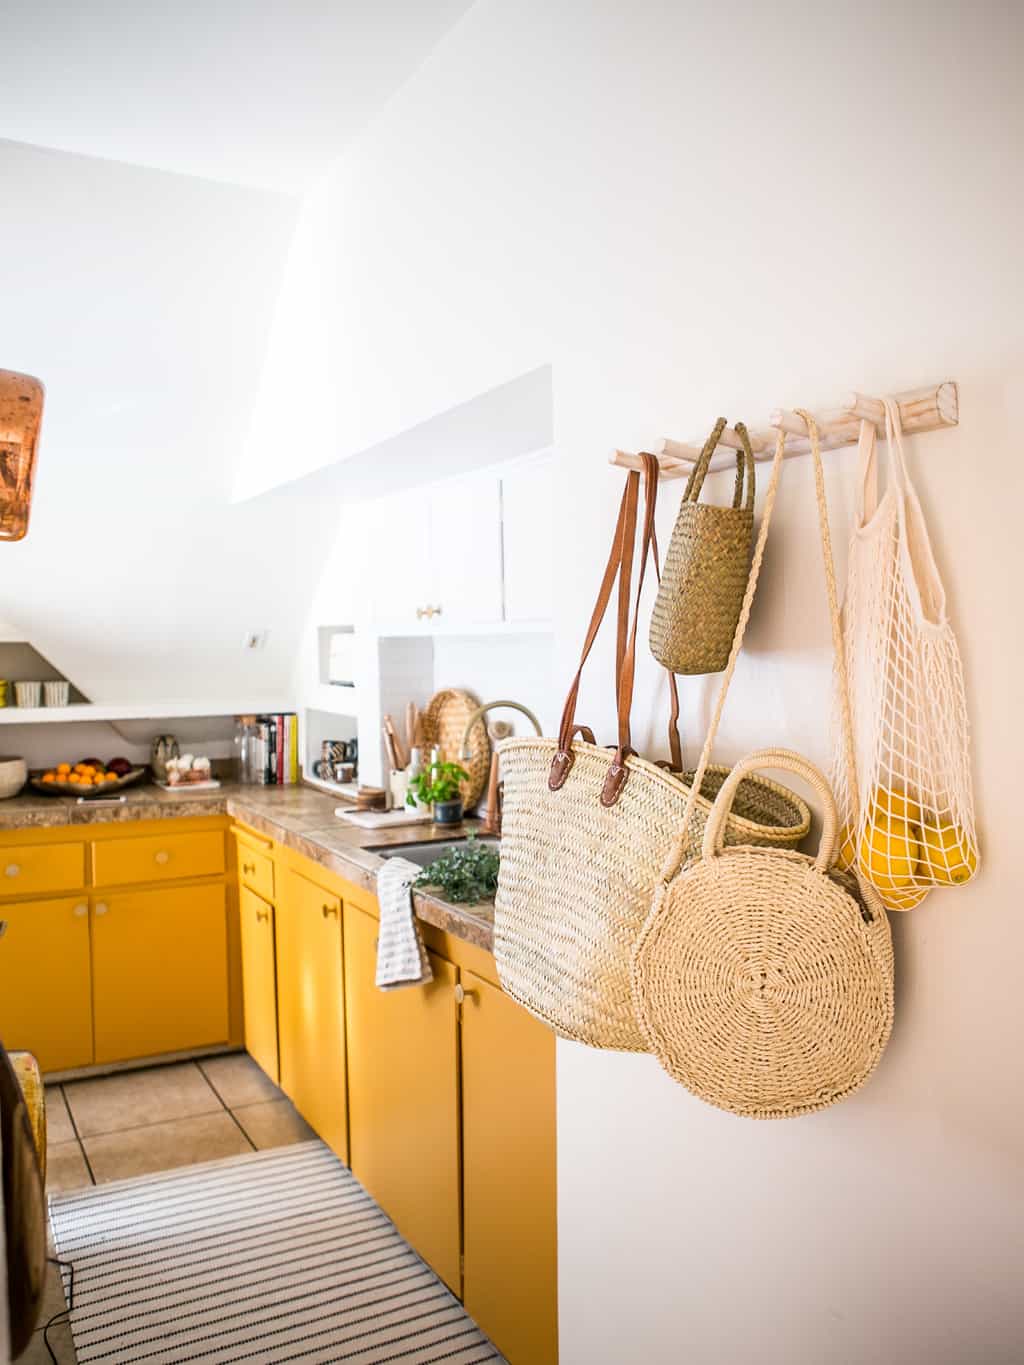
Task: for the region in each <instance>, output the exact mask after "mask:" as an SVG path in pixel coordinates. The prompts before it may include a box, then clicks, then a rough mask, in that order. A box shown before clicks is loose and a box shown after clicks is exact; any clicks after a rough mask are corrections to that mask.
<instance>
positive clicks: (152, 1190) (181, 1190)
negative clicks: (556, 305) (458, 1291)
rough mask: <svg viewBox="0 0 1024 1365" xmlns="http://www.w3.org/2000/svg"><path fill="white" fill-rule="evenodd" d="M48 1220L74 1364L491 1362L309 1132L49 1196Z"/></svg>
mask: <svg viewBox="0 0 1024 1365" xmlns="http://www.w3.org/2000/svg"><path fill="white" fill-rule="evenodd" d="M50 1218H51V1221H52V1224H53V1234H54V1238H55V1241H56V1244H57V1254H58V1255H59V1256H61V1257H62V1258H63V1259H64V1260H66V1261H70V1262H71V1263H72V1264H73V1266H74V1308H73V1310H72V1313H71V1331H72V1335H73V1337H74V1341H75V1349H76V1351H77V1353H78V1360H79V1362H80V1365H90V1362H93V1361H105V1362H116V1365H121V1362H125V1361H147V1362H152V1365H159V1363H160V1362H172V1361H173V1362H175V1365H181V1363H182V1362H185V1361H193V1360H197V1361H198V1360H201V1361H222V1362H228V1361H247V1362H258V1365H270V1362H274V1361H292V1360H301V1361H349V1362H351V1365H371V1362H373V1365H383V1362H385V1361H396V1362H401V1365H429V1362H432V1361H443V1362H445V1365H477V1362H482V1361H498V1362H500V1361H501V1356H500V1355H499V1354H498V1352H497V1351H496V1350H495V1348H494V1347H493V1346H492V1345H491V1343H490V1342H489V1341H488V1340H487V1338H486V1337H485V1336H484V1335H483V1333H482V1332H481V1331H480V1329H479V1328H478V1327H477V1326H476V1324H475V1323H474V1322H473V1321H472V1320H471V1319H470V1318H468V1317H467V1316H466V1314H465V1312H464V1310H463V1308H462V1305H461V1304H460V1303H459V1302H458V1301H457V1300H456V1299H455V1298H454V1297H453V1295H452V1294H451V1293H450V1292H449V1291H448V1289H447V1288H446V1287H445V1286H444V1285H443V1284H442V1283H441V1281H440V1280H439V1279H438V1278H437V1276H436V1275H435V1274H434V1272H433V1271H432V1270H431V1269H430V1268H429V1267H428V1266H427V1265H425V1264H424V1262H423V1261H421V1260H420V1258H419V1257H418V1256H417V1255H416V1253H415V1252H414V1251H413V1250H412V1249H411V1248H410V1247H409V1246H408V1245H407V1243H406V1242H404V1241H403V1240H402V1238H401V1237H400V1236H399V1234H398V1232H397V1231H396V1229H395V1227H394V1225H393V1224H392V1223H391V1222H390V1221H389V1219H388V1218H387V1217H386V1216H385V1214H383V1213H382V1212H381V1210H380V1209H379V1208H378V1206H377V1205H376V1204H375V1203H374V1202H373V1200H372V1199H371V1198H370V1196H369V1195H368V1194H367V1193H366V1191H365V1190H364V1189H363V1188H362V1186H361V1185H359V1184H358V1183H357V1181H356V1180H355V1179H354V1178H353V1176H352V1175H351V1173H350V1172H349V1171H348V1170H347V1169H346V1168H345V1167H344V1166H342V1165H341V1163H340V1162H339V1161H338V1160H337V1159H336V1158H335V1157H334V1156H333V1155H332V1153H331V1152H330V1151H329V1150H328V1149H327V1148H326V1147H325V1146H324V1145H323V1143H321V1142H305V1143H301V1144H299V1145H298V1146H294V1147H282V1148H277V1149H276V1150H273V1151H268V1152H254V1153H252V1154H250V1155H247V1156H241V1157H233V1158H231V1159H230V1160H227V1161H214V1162H210V1163H209V1164H207V1165H203V1166H186V1167H182V1168H181V1169H180V1170H175V1171H167V1172H164V1173H162V1174H160V1175H153V1176H146V1177H144V1178H142V1179H139V1180H123V1181H119V1182H117V1183H116V1184H110V1185H100V1186H98V1187H96V1188H95V1189H89V1190H79V1191H75V1192H73V1193H69V1194H63V1195H55V1196H53V1197H52V1198H51V1200H50Z"/></svg>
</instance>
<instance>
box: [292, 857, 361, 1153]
mask: <svg viewBox="0 0 1024 1365" xmlns="http://www.w3.org/2000/svg"><path fill="white" fill-rule="evenodd" d="M277 872H278V877H277V881H278V895H277V906H276V911H277V914H276V935H275V936H276V941H277V1024H278V1050H279V1056H280V1085H281V1089H282V1090H283V1091H284V1092H285V1094H286V1095H287V1096H288V1097H289V1099H290V1100H291V1101H292V1103H293V1104H294V1105H295V1107H296V1109H297V1110H298V1111H299V1113H300V1114H301V1115H302V1117H303V1118H304V1119H305V1120H306V1122H307V1123H308V1124H309V1125H310V1127H311V1128H312V1129H313V1130H314V1132H316V1133H318V1134H319V1135H320V1137H322V1138H323V1140H324V1141H325V1142H326V1143H327V1145H328V1146H329V1147H330V1148H331V1150H332V1151H333V1152H335V1153H336V1155H337V1156H339V1157H340V1158H341V1159H342V1161H345V1162H347V1161H348V1122H347V1108H346V1093H345V1092H346V1077H345V984H344V979H343V972H342V937H341V935H342V929H341V898H340V897H339V896H337V895H335V894H333V893H332V892H329V891H326V890H324V888H323V887H321V886H319V885H318V884H317V883H315V882H312V881H310V880H309V879H308V878H306V877H303V876H301V875H300V874H299V873H298V872H295V871H294V870H293V869H292V868H291V867H288V866H279V867H278V869H277Z"/></svg>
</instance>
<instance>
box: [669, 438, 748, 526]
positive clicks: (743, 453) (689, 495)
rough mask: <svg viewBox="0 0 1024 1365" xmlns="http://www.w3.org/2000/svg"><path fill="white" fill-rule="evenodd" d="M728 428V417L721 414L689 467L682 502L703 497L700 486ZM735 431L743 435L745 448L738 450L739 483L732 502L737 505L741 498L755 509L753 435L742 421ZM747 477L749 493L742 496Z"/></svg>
mask: <svg viewBox="0 0 1024 1365" xmlns="http://www.w3.org/2000/svg"><path fill="white" fill-rule="evenodd" d="M724 430H725V418H724V417H719V419H718V421H717V422H716V423H715V425H714V427H713V428H712V431H711V435H710V436H709V437H708V439H707V440H706V441H705V442H704V448H703V450H701V452H700V455H699V456H698V457H697V463H696V464H695V465H694V466H693V468H692V469H691V470H690V477H689V478H688V479H687V481H686V487H685V488H684V489H683V498H682V500H683V502H696V501H697V499H698V498H699V497H700V493H701V489H702V488H703V487H704V479H705V477H706V475H707V472H708V468H709V466H710V464H711V456H712V455H713V454H714V453H715V450H716V449H717V447H718V442H719V440H720V439H721V436H722V432H723V431H724ZM735 432H736V435H737V436H738V437H739V438H740V442H741V444H742V446H743V449H742V450H737V452H736V486H735V488H734V489H733V495H732V505H733V508H734V509H738V508H739V505H740V503H741V502H743V504H744V509H745V510H746V511H747V512H752V511H753V510H754V451H753V448H752V447H751V444H750V436H749V434H748V432H747V429H746V427H745V426H744V425H743V423H742V422H737V423H736V426H735ZM744 478H746V484H747V496H746V500H745V501H744V498H743V481H744Z"/></svg>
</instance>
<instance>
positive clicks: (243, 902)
mask: <svg viewBox="0 0 1024 1365" xmlns="http://www.w3.org/2000/svg"><path fill="white" fill-rule="evenodd" d="M238 900H239V905H238V909H239V919H240V923H241V937H242V1009H243V1013H244V1016H245V1048H246V1051H247V1052H248V1053H249V1056H250V1057H252V1059H253V1061H255V1062H256V1063H257V1065H259V1066H261V1067H262V1068H263V1070H264V1071H265V1072H266V1073H267V1075H268V1076H269V1077H270V1079H271V1080H272V1081H273V1082H274V1084H275V1085H276V1084H277V1082H278V1080H279V1079H280V1072H279V1070H278V1061H277V973H276V969H275V954H274V907H273V906H272V905H270V904H269V903H268V902H267V901H265V900H262V899H261V898H260V897H259V896H257V895H256V894H255V892H253V891H250V890H249V888H248V887H246V886H243V887H241V888H240V890H239V893H238Z"/></svg>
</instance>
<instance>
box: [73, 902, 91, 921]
mask: <svg viewBox="0 0 1024 1365" xmlns="http://www.w3.org/2000/svg"><path fill="white" fill-rule="evenodd" d="M72 913H73V914H74V916H75V919H82V917H83V916H84V915H87V914H88V913H89V907H88V906H87V905H76V906H75V908H74V911H73V912H72Z"/></svg>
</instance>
